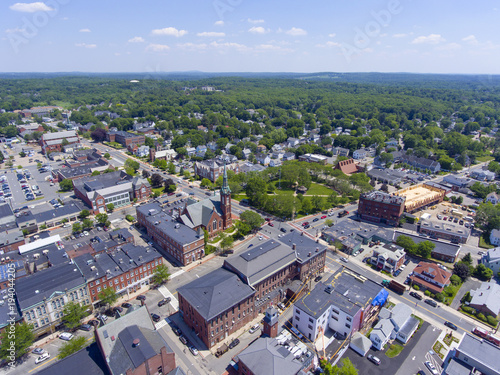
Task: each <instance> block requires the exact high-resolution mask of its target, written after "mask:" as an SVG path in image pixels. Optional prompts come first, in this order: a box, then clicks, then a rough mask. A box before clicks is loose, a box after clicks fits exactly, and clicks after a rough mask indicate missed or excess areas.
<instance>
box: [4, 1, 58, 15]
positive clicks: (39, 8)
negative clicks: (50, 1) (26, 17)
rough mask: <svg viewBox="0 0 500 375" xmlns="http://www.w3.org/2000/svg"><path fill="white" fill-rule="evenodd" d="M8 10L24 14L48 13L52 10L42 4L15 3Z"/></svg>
mask: <svg viewBox="0 0 500 375" xmlns="http://www.w3.org/2000/svg"><path fill="white" fill-rule="evenodd" d="M9 8H10V10H14V11H16V12H24V13H35V12H49V11H51V10H54V9H52V8H51V7H49V6H48V5H47V4H45V3H42V2H36V3H15V4H13V5H11V6H10V7H9Z"/></svg>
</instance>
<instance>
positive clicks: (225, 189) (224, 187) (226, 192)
mask: <svg viewBox="0 0 500 375" xmlns="http://www.w3.org/2000/svg"><path fill="white" fill-rule="evenodd" d="M220 193H221V195H229V194H231V189H230V188H229V184H228V183H227V171H226V162H225V161H224V175H223V176H222V187H221V188H220Z"/></svg>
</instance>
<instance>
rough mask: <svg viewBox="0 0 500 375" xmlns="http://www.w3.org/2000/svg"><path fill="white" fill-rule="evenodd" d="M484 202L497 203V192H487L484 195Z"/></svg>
mask: <svg viewBox="0 0 500 375" xmlns="http://www.w3.org/2000/svg"><path fill="white" fill-rule="evenodd" d="M486 202H490V203H492V204H494V205H495V204H498V202H500V196H498V194H497V193H496V192H492V193H489V194H488V195H487V196H486Z"/></svg>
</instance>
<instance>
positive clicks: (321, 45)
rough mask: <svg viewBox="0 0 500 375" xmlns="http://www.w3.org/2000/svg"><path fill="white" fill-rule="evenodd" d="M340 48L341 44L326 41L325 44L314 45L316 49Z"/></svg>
mask: <svg viewBox="0 0 500 375" xmlns="http://www.w3.org/2000/svg"><path fill="white" fill-rule="evenodd" d="M341 46H342V44H341V43H337V42H332V41H328V42H326V43H325V44H316V47H320V48H325V47H341Z"/></svg>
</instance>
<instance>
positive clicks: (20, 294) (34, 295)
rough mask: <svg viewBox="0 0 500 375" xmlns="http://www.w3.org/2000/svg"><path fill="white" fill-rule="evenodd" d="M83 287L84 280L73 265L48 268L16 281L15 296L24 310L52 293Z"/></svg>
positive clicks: (64, 264)
mask: <svg viewBox="0 0 500 375" xmlns="http://www.w3.org/2000/svg"><path fill="white" fill-rule="evenodd" d="M83 285H85V279H84V278H83V276H82V274H81V273H80V271H79V270H78V267H76V265H74V264H69V263H63V264H60V265H57V266H54V267H49V268H47V269H45V270H43V271H39V272H36V273H35V274H33V275H30V276H26V277H22V278H20V279H19V280H17V281H16V296H17V301H18V303H19V307H20V308H21V310H26V309H28V308H30V307H32V306H34V305H36V304H38V303H40V302H42V301H43V299H44V298H47V299H50V298H51V296H52V295H53V294H54V293H57V292H59V293H63V294H64V293H65V290H68V291H71V290H73V289H75V288H78V287H80V286H83Z"/></svg>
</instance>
